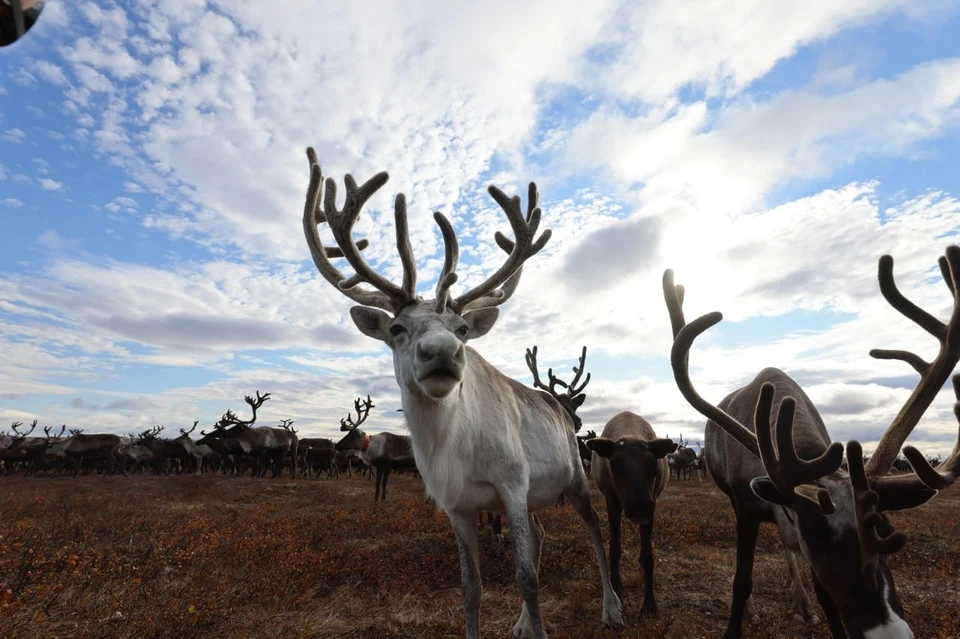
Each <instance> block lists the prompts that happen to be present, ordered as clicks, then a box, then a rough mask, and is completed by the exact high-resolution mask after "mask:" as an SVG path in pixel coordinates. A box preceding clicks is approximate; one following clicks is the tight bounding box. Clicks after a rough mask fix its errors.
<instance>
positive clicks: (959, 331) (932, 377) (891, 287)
mask: <svg viewBox="0 0 960 639" xmlns="http://www.w3.org/2000/svg"><path fill="white" fill-rule="evenodd" d="M938 265H939V267H940V273H941V275H942V276H943V278H944V281H945V282H946V284H947V288H948V289H949V290H950V293H951V296H952V297H953V310H952V312H951V314H950V320H949V321H948V323H947V324H944V323H943V322H941V321H940V320H938V319H937V318H935V317H933V316H932V315H930V314H929V313H927V312H926V311H924V310H923V309H921V308H920V307H919V306H917V305H915V304H914V303H913V302H911V301H910V300H908V299H907V298H906V297H904V296H903V294H902V293H900V291H899V289H898V288H897V285H896V282H895V280H894V277H893V258H892V257H891V256H889V255H884V256H882V257H881V258H880V261H879V265H878V279H879V282H880V291H881V293H882V294H883V296H884V298H886V300H887V302H889V303H890V305H891V306H893V307H894V308H895V309H896V310H898V311H899V312H900V313H902V314H903V315H904V316H905V317H907V318H908V319H910V320H912V321H913V322H915V323H916V324H918V325H919V326H920V327H921V328H923V329H924V330H925V331H927V332H928V333H930V334H931V335H933V336H934V337H936V338H937V341H939V342H940V350H939V352H938V353H937V356H936V358H935V359H934V360H933V362H931V363H927V362H925V361H924V360H923V359H921V358H920V357H918V356H917V355H915V354H913V353H909V352H907V351H891V350H876V349H875V350H872V351H870V355H871V356H872V357H875V358H877V359H899V360H902V361H904V362H907V363H908V364H910V366H912V367H913V368H914V370H916V371H917V372H918V373H920V381H919V382H918V383H917V386H916V388H914V390H913V392H912V393H911V394H910V397H909V398H908V399H907V401H906V403H904V405H903V407H902V408H901V409H900V412H899V413H897V416H896V417H895V418H894V419H893V421H892V422H891V424H890V426H889V427H888V428H887V430H886V431H885V432H884V433H883V436H882V437H881V438H880V443H879V444H878V445H877V450H876V451H875V452H874V454H873V456H872V457H870V459H869V461H868V462H867V465H866V473H867V476H868V477H870V478H871V480H873V481H877V480H878V479H879V478H880V477H882V476H884V475H886V474H887V473H888V472H889V470H890V467H891V466H892V465H893V462H894V460H895V459H896V458H897V455H898V453H899V451H900V448H901V447H902V446H903V444H904V443H905V442H906V440H907V437H909V435H910V433H911V432H912V431H913V429H914V428H915V427H916V425H917V424H918V423H919V421H920V418H921V417H923V413H924V412H925V411H926V410H927V408H929V406H930V404H931V403H932V402H933V400H934V399H935V398H936V396H937V393H939V392H940V389H941V388H943V385H944V383H945V382H946V381H947V379H948V378H949V377H950V374H951V373H952V372H953V369H954V367H955V366H956V365H957V361H958V360H960V286H958V282H960V246H949V247H947V249H946V251H945V254H944V255H943V256H941V257H940V258H939V260H938ZM914 450H916V449H914ZM904 454H905V455H906V451H904ZM922 458H923V456H922V455H920V454H919V451H917V452H916V453H911V456H910V457H908V459H910V463H911V465H912V466H914V468H915V469H916V468H918V467H919V468H920V470H919V471H917V473H918V477H920V479H921V480H922V478H923V476H927V477H928V478H930V479H932V480H933V479H934V478H933V477H932V475H930V472H928V469H929V470H932V467H930V465H929V463H928V462H926V460H922ZM921 460H922V461H921ZM915 462H916V463H915ZM934 481H935V483H939V481H937V480H934ZM933 487H934V486H931V488H933Z"/></svg>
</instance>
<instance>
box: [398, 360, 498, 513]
mask: <svg viewBox="0 0 960 639" xmlns="http://www.w3.org/2000/svg"><path fill="white" fill-rule="evenodd" d="M468 352H469V357H468V363H467V369H466V374H465V375H464V378H463V380H462V381H461V383H460V387H459V389H458V390H456V391H454V392H453V393H451V394H450V395H448V396H447V397H444V398H442V399H435V398H432V397H429V396H427V395H425V394H424V393H422V392H420V391H419V389H417V388H415V387H414V388H409V387H407V386H405V385H403V384H401V386H400V400H401V404H402V406H403V414H404V416H405V417H406V421H407V428H408V430H409V431H410V442H411V447H412V448H413V457H414V459H415V460H416V463H417V469H418V470H419V472H420V475H421V477H423V480H424V483H425V484H426V487H427V494H428V495H430V497H431V498H432V499H433V500H434V501H436V502H437V505H438V506H440V507H441V508H443V509H444V510H449V509H452V508H454V507H456V505H457V502H458V501H459V500H460V498H461V496H462V493H463V488H464V483H465V478H464V470H465V469H464V462H465V461H467V460H469V458H470V454H471V450H472V448H473V437H472V435H473V434H474V433H473V429H475V428H477V427H479V419H478V418H479V416H480V415H479V414H478V411H477V410H476V408H477V406H478V402H477V399H478V398H477V397H476V391H477V389H476V385H475V379H476V377H475V372H474V371H473V367H474V365H475V364H474V362H475V361H476V359H477V358H480V355H479V353H477V352H476V351H475V350H473V349H472V348H471V349H469V350H468Z"/></svg>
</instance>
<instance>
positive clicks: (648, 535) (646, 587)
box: [640, 519, 657, 617]
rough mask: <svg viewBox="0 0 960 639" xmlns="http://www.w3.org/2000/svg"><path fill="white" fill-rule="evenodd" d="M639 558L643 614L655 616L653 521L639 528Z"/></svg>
mask: <svg viewBox="0 0 960 639" xmlns="http://www.w3.org/2000/svg"><path fill="white" fill-rule="evenodd" d="M640 549H641V553H642V556H641V558H640V560H641V563H642V564H643V612H644V613H645V614H648V615H650V616H653V617H656V616H657V598H656V596H654V594H653V519H650V521H649V522H647V523H645V524H643V526H641V528H640Z"/></svg>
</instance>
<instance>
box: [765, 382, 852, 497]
mask: <svg viewBox="0 0 960 639" xmlns="http://www.w3.org/2000/svg"><path fill="white" fill-rule="evenodd" d="M774 391H775V389H774V386H773V384H770V383H765V384H763V386H761V387H760V397H759V399H758V400H757V409H756V416H755V418H754V423H755V424H756V427H757V443H758V445H759V447H760V459H761V461H762V462H763V467H764V470H766V471H767V476H768V477H770V480H771V481H772V482H773V483H774V485H775V486H776V487H777V491H779V493H780V494H781V495H783V496H784V497H789V496H792V495H794V494H795V495H797V496H799V497H802V498H804V499H807V500H808V501H810V502H812V503H815V504H817V505H818V506H820V509H821V510H822V511H823V512H825V513H827V514H830V513H832V512H834V511H835V510H836V507H835V506H834V504H833V500H832V499H831V498H830V493H829V492H828V491H827V490H825V489H823V488H819V487H814V488H815V491H816V495H817V498H816V499H813V497H812V496H811V495H810V490H809V489H807V490H804V491H802V492H798V491H797V490H796V489H797V488H798V487H800V486H803V485H804V484H808V485H809V484H812V483H813V482H815V481H816V480H818V479H820V478H821V477H826V476H827V475H829V474H831V473H833V472H836V470H837V469H838V468H840V464H842V463H843V444H841V443H840V442H833V443H832V444H830V446H829V447H828V448H827V450H826V451H825V452H824V453H823V454H822V455H820V456H819V457H817V458H816V459H812V460H809V461H807V460H803V459H800V457H799V456H798V455H797V450H796V448H794V445H793V418H794V412H795V410H796V407H797V401H796V400H795V399H794V398H793V397H785V398H783V399H782V400H781V401H780V408H779V410H778V411H777V421H776V426H775V427H773V428H771V423H770V414H771V411H772V409H773V395H774ZM774 431H776V432H775V433H774ZM774 436H776V440H777V448H776V449H774V447H773V440H774Z"/></svg>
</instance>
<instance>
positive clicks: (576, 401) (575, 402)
mask: <svg viewBox="0 0 960 639" xmlns="http://www.w3.org/2000/svg"><path fill="white" fill-rule="evenodd" d="M586 399H587V396H586V395H577V396H576V397H574V398H573V399H572V400H570V404H571V405H572V406H573V410H577V409H578V408H580V407H581V406H583V402H584V401H586Z"/></svg>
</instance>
